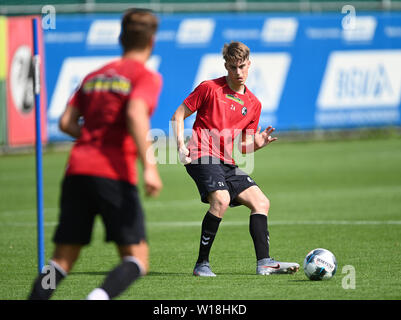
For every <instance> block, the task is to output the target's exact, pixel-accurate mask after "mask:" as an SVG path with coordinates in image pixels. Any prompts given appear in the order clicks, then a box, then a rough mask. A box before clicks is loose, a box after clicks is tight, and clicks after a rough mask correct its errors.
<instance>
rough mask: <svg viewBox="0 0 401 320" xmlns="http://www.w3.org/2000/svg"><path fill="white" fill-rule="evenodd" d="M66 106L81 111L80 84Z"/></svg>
mask: <svg viewBox="0 0 401 320" xmlns="http://www.w3.org/2000/svg"><path fill="white" fill-rule="evenodd" d="M67 106H71V107H74V108H78V109H81V106H82V83H81V84H80V85H79V86H78V87H77V88H76V89H75V91H74V92H73V93H72V94H71V96H70V98H69V99H68V102H67Z"/></svg>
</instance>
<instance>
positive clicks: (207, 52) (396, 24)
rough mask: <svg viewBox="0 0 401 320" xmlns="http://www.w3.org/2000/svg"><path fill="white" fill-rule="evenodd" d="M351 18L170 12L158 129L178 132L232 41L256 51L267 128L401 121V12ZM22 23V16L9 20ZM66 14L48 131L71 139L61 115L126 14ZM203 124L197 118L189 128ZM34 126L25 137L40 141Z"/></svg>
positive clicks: (161, 37)
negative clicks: (177, 120)
mask: <svg viewBox="0 0 401 320" xmlns="http://www.w3.org/2000/svg"><path fill="white" fill-rule="evenodd" d="M345 18H346V16H345V15H343V14H340V13H290V12H288V13H236V14H233V13H207V14H206V13H204V14H189V13H186V14H160V20H161V25H160V30H159V32H158V34H157V39H156V47H155V50H154V52H153V55H152V57H151V59H150V61H149V63H148V65H149V67H150V68H153V69H155V70H158V71H159V72H160V73H161V74H162V75H163V77H164V87H163V91H162V94H161V97H160V103H159V107H158V109H157V111H156V113H155V115H154V117H153V119H152V126H153V127H154V128H159V129H162V130H163V131H164V132H166V133H168V132H169V119H170V118H171V115H172V113H173V112H174V110H175V109H176V107H177V106H178V105H179V104H180V103H181V102H182V101H183V99H184V98H185V97H186V96H187V95H188V94H189V93H190V92H191V90H193V89H194V87H195V86H196V85H197V84H198V83H199V82H200V81H202V80H204V79H208V78H213V77H218V76H221V75H224V74H225V70H224V67H223V61H222V58H221V49H222V46H223V44H224V43H226V42H229V41H231V40H239V41H243V42H244V43H246V44H247V45H248V46H249V47H250V48H251V51H252V55H251V60H252V66H251V71H250V76H249V80H248V83H247V84H248V86H249V88H250V89H251V90H252V91H253V92H254V93H255V94H256V95H257V96H258V97H259V99H260V100H261V101H262V104H263V110H262V115H261V121H260V125H261V126H263V127H264V126H267V125H273V126H275V127H276V129H278V130H281V131H286V130H315V129H331V128H340V129H341V128H347V129H349V128H361V127H371V126H393V125H395V126H400V125H401V118H400V112H401V110H400V101H401V79H400V77H399V74H401V13H399V12H372V11H369V12H358V14H357V16H356V18H355V21H354V22H355V23H354V25H353V27H352V28H348V27H347V21H346V20H345ZM12 19H20V18H8V23H10V21H11V20H12ZM56 19H57V20H56V28H55V29H52V28H49V29H45V30H43V45H44V49H45V50H44V53H45V55H44V58H43V64H42V67H43V65H46V68H45V72H44V73H43V74H44V81H45V82H44V83H43V86H42V89H43V91H42V93H43V95H42V97H43V98H44V100H43V106H44V105H46V110H47V112H44V113H43V114H44V117H47V120H46V121H42V123H45V126H44V128H43V131H42V135H43V137H44V139H46V138H47V139H48V140H49V141H52V142H53V141H54V142H57V141H63V140H68V139H69V138H68V137H67V136H66V135H64V134H62V133H61V132H60V131H59V130H58V119H59V117H60V115H61V113H62V112H63V110H64V108H65V104H66V102H67V99H68V97H69V96H70V94H71V93H72V92H73V91H74V89H75V88H76V87H77V85H78V84H79V83H80V81H81V79H82V78H83V77H84V76H85V75H86V74H87V73H88V72H90V71H92V70H93V69H95V68H97V67H98V66H100V65H102V64H104V63H106V62H108V61H110V60H112V59H115V58H117V57H118V56H119V55H120V53H121V52H120V48H119V45H118V34H119V31H120V22H119V19H120V15H119V14H91V15H83V14H74V15H68V14H57V16H56ZM3 21H4V19H3ZM3 25H4V22H3ZM1 30H2V31H0V32H3V33H4V28H1ZM13 30H14V29H13ZM9 32H12V31H9ZM25 35H26V36H27V37H28V33H27V32H25ZM10 41H11V40H10V37H8V44H7V46H9V45H10ZM1 42H2V43H3V45H4V39H3V38H2V40H0V43H1ZM3 60H4V57H3ZM9 60H11V56H10V57H9ZM8 63H10V61H8ZM6 72H7V70H6ZM8 75H9V73H8ZM1 77H3V79H4V78H5V79H8V80H9V77H5V74H4V72H3V75H1V74H0V101H1V83H2V80H1ZM7 83H8V82H7ZM3 87H4V83H3ZM45 89H46V90H45ZM3 90H4V89H3ZM7 90H9V88H7ZM9 98H10V94H8V99H9ZM3 101H4V98H3ZM46 101H47V104H46ZM7 107H8V109H10V103H8V106H7ZM0 112H1V113H0V115H1V116H2V121H1V122H3V127H1V122H0V143H4V142H6V143H8V144H9V145H19V143H18V142H17V143H13V142H12V139H11V136H10V133H11V131H10V128H11V127H15V125H14V124H13V123H12V122H10V115H9V113H10V112H8V113H7V114H6V112H5V108H4V103H2V109H0ZM6 115H7V116H8V118H7V128H8V134H5V130H4V119H6V117H5V116H6ZM24 117H25V116H24ZM193 120H194V118H193V117H190V118H189V119H187V121H186V127H188V128H189V127H190V126H191V124H192V122H193ZM29 121H33V120H29ZM17 127H18V128H26V126H24V125H21V124H19V125H18V126H17ZM1 128H3V129H1ZM46 130H47V134H46ZM30 132H31V133H30V136H29V137H28V138H29V139H28V140H24V142H23V143H25V144H26V143H28V144H32V143H33V141H34V131H33V130H31V131H30Z"/></svg>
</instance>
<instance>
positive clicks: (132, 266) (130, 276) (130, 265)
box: [101, 258, 141, 299]
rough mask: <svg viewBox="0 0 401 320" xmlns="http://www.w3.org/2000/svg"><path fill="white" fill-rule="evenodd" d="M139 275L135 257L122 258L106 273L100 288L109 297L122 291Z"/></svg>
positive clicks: (113, 296)
mask: <svg viewBox="0 0 401 320" xmlns="http://www.w3.org/2000/svg"><path fill="white" fill-rule="evenodd" d="M140 276H141V269H140V267H139V265H138V263H137V262H136V260H135V259H129V258H128V259H124V260H123V262H122V263H121V264H119V265H118V266H117V267H116V268H114V269H113V270H112V271H110V273H109V274H108V275H107V277H106V279H105V280H104V282H103V284H102V286H101V288H102V289H103V290H104V291H106V293H107V294H108V296H109V298H110V299H113V298H115V297H117V296H118V295H120V294H121V293H123V292H124V291H125V290H126V289H127V288H128V287H129V286H130V285H131V284H132V283H133V282H134V281H135V280H136V279H138V278H139V277H140Z"/></svg>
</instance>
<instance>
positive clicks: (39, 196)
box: [32, 18, 45, 273]
mask: <svg viewBox="0 0 401 320" xmlns="http://www.w3.org/2000/svg"><path fill="white" fill-rule="evenodd" d="M32 29H33V64H34V94H35V132H36V143H35V151H36V205H37V207H36V213H37V236H38V268H39V273H41V271H42V269H43V266H44V260H45V259H44V257H45V244H44V226H43V220H44V217H43V165H42V135H41V106H40V55H39V32H38V19H37V18H34V19H32Z"/></svg>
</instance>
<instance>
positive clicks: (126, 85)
mask: <svg viewBox="0 0 401 320" xmlns="http://www.w3.org/2000/svg"><path fill="white" fill-rule="evenodd" d="M82 90H83V91H84V92H85V93H90V92H105V91H112V92H116V93H121V94H124V95H128V94H129V92H130V90H131V82H130V81H129V80H128V79H127V78H125V77H123V76H113V77H107V76H105V75H103V74H101V75H98V76H96V77H93V78H92V79H89V80H88V81H86V82H85V83H84V84H83V86H82Z"/></svg>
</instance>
